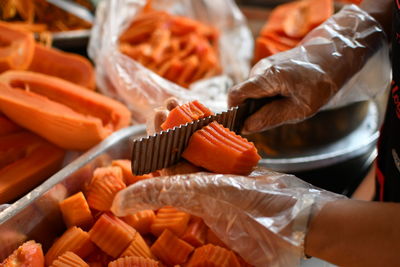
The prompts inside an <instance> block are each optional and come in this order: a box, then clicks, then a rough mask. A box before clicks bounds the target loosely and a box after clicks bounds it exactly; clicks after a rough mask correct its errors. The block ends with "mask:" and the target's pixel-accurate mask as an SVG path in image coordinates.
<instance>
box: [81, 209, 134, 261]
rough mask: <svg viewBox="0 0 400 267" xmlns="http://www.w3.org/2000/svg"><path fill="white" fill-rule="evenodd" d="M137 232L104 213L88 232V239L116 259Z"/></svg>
mask: <svg viewBox="0 0 400 267" xmlns="http://www.w3.org/2000/svg"><path fill="white" fill-rule="evenodd" d="M136 234H137V232H136V231H135V229H133V228H132V227H130V226H129V225H128V224H126V223H125V222H123V221H121V220H120V219H118V218H117V217H115V216H113V215H111V214H106V213H104V214H103V215H101V217H100V218H99V219H98V220H97V221H96V223H95V224H94V226H93V227H92V229H91V230H90V231H89V235H90V239H91V240H92V241H93V243H95V244H96V245H97V246H98V247H99V248H100V249H101V250H102V251H104V252H105V253H107V254H108V255H110V256H111V257H113V258H117V257H118V256H119V255H121V253H122V252H123V251H124V250H125V249H126V248H127V247H128V246H129V244H130V243H131V242H132V240H133V239H134V237H135V235H136Z"/></svg>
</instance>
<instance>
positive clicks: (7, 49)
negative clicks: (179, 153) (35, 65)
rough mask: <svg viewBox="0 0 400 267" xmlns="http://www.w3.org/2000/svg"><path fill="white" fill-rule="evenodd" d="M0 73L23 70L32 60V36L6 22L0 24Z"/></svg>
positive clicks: (33, 46) (33, 44)
mask: <svg viewBox="0 0 400 267" xmlns="http://www.w3.org/2000/svg"><path fill="white" fill-rule="evenodd" d="M0 33H1V34H0V73H1V72H3V71H6V70H10V69H15V70H25V69H27V68H28V66H29V64H30V63H31V61H32V58H33V51H34V49H35V40H34V38H33V34H32V33H30V32H28V31H24V30H21V29H19V28H17V27H16V26H13V25H12V24H9V23H7V22H0Z"/></svg>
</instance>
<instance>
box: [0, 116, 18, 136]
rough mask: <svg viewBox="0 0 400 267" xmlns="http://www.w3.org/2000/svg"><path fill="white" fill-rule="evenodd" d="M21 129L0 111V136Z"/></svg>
mask: <svg viewBox="0 0 400 267" xmlns="http://www.w3.org/2000/svg"><path fill="white" fill-rule="evenodd" d="M21 130H22V128H21V127H19V126H18V125H17V124H15V123H14V122H12V121H10V120H9V119H8V118H7V117H6V116H4V115H3V114H1V113H0V136H4V135H8V134H12V133H16V132H19V131H21Z"/></svg>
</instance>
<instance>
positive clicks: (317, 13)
mask: <svg viewBox="0 0 400 267" xmlns="http://www.w3.org/2000/svg"><path fill="white" fill-rule="evenodd" d="M303 1H305V3H306V4H307V5H308V7H309V12H308V16H309V23H310V24H309V29H310V30H312V29H314V28H315V27H317V26H319V25H320V24H321V23H323V22H325V20H327V19H328V18H329V17H330V16H332V14H333V12H334V6H333V5H334V1H333V0H303Z"/></svg>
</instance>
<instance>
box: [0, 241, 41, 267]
mask: <svg viewBox="0 0 400 267" xmlns="http://www.w3.org/2000/svg"><path fill="white" fill-rule="evenodd" d="M0 266H2V267H17V266H23V267H44V256H43V250H42V245H40V244H38V243H36V242H35V241H33V240H30V241H27V242H25V243H23V244H22V245H21V246H19V247H18V248H17V249H16V250H14V252H13V253H12V254H11V255H9V256H8V257H7V258H6V259H5V260H4V261H3V262H2V263H0Z"/></svg>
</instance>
